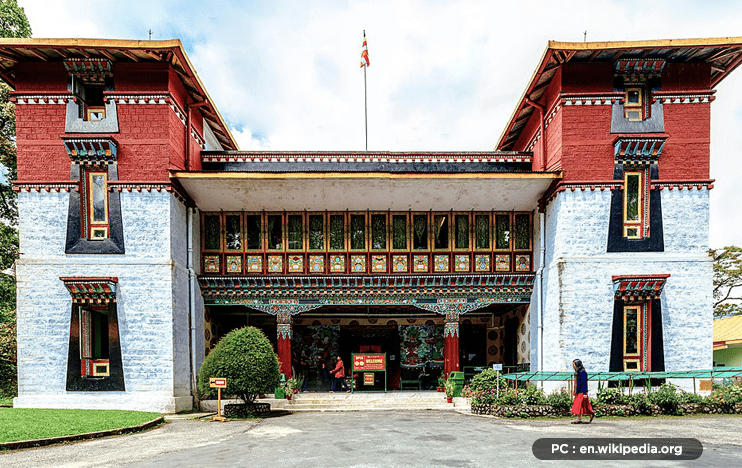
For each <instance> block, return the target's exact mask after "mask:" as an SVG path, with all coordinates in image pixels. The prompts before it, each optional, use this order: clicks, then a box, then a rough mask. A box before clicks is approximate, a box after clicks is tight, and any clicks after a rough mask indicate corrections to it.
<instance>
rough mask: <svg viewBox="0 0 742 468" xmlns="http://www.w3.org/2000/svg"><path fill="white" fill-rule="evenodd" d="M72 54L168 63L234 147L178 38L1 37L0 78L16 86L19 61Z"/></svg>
mask: <svg viewBox="0 0 742 468" xmlns="http://www.w3.org/2000/svg"><path fill="white" fill-rule="evenodd" d="M74 58H105V59H108V60H111V61H112V62H161V63H169V64H170V65H171V66H172V67H173V69H174V70H175V72H176V73H177V74H178V76H179V78H180V80H181V81H182V82H183V85H184V86H185V88H186V90H187V91H188V94H189V95H190V97H191V98H192V99H193V101H194V102H203V101H206V105H204V106H201V107H200V108H199V109H200V110H201V112H202V114H203V115H204V118H205V119H206V121H207V122H208V123H209V126H210V127H211V129H212V130H213V131H214V134H215V136H216V137H217V139H218V140H219V143H220V144H221V145H222V146H223V147H224V149H227V150H230V149H231V150H236V149H237V142H236V141H235V139H234V137H233V136H232V134H231V133H230V131H229V127H228V126H227V123H226V122H225V121H224V119H223V118H222V116H221V114H219V110H218V109H217V108H216V106H215V105H214V103H213V101H212V100H211V98H210V97H209V94H208V92H207V91H206V88H205V87H204V85H203V83H201V80H200V78H199V77H198V75H197V74H196V69H195V68H194V67H193V65H192V64H191V61H190V60H189V59H188V56H187V55H186V53H185V50H184V49H183V44H182V43H181V42H180V40H179V39H172V40H167V41H131V40H113V39H49V38H33V39H27V38H21V39H17V38H8V39H5V38H3V39H0V79H2V80H3V81H5V82H6V83H8V84H9V85H10V86H11V87H13V88H14V87H15V67H16V65H17V64H18V63H21V62H39V61H42V62H61V61H62V60H65V59H74Z"/></svg>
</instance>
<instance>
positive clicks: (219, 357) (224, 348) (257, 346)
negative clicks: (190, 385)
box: [198, 327, 280, 404]
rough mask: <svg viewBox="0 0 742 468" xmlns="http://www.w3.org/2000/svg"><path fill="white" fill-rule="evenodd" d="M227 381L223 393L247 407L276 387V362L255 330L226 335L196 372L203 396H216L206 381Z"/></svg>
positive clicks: (278, 375) (269, 346)
mask: <svg viewBox="0 0 742 468" xmlns="http://www.w3.org/2000/svg"><path fill="white" fill-rule="evenodd" d="M211 377H224V378H226V379H227V388H226V391H225V393H227V394H229V395H237V396H238V397H240V398H241V399H242V400H243V401H244V402H245V403H246V404H247V403H252V402H253V401H254V400H255V398H256V397H257V396H258V395H259V394H261V393H270V392H272V391H273V389H274V388H275V387H276V386H277V385H278V382H279V380H280V373H279V371H278V358H277V357H276V353H275V352H274V351H273V347H272V346H271V344H270V342H269V341H268V338H266V337H265V335H263V332H261V331H260V330H258V329H257V328H254V327H245V328H240V329H239V330H234V331H231V332H229V333H228V334H227V335H226V336H225V337H224V338H222V339H221V340H219V342H218V343H217V344H216V347H215V348H214V349H212V350H211V352H210V353H209V355H208V356H207V357H206V359H205V360H204V363H203V365H202V366H201V370H200V371H199V372H198V390H199V393H200V394H201V395H202V396H212V395H216V389H215V388H210V387H209V378H211Z"/></svg>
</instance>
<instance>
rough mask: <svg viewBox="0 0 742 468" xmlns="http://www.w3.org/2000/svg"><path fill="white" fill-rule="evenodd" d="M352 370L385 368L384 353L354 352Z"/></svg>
mask: <svg viewBox="0 0 742 468" xmlns="http://www.w3.org/2000/svg"><path fill="white" fill-rule="evenodd" d="M353 370H354V371H376V370H379V371H381V370H386V354H354V355H353Z"/></svg>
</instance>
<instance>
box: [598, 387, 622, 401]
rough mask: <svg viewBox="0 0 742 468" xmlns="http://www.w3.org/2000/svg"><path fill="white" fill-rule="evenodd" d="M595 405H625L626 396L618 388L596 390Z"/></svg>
mask: <svg viewBox="0 0 742 468" xmlns="http://www.w3.org/2000/svg"><path fill="white" fill-rule="evenodd" d="M596 402H597V403H600V404H602V405H625V404H626V395H624V393H623V391H621V389H619V388H608V387H605V388H601V389H599V390H598V397H597V399H596Z"/></svg>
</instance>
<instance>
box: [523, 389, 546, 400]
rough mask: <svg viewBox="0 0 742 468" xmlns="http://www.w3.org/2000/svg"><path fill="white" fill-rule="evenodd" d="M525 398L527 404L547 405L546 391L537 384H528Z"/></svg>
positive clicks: (524, 394) (524, 392)
mask: <svg viewBox="0 0 742 468" xmlns="http://www.w3.org/2000/svg"><path fill="white" fill-rule="evenodd" d="M523 400H524V401H525V404H527V405H545V404H546V395H545V394H544V391H543V390H541V389H540V388H538V387H537V386H535V385H528V386H527V387H526V389H525V390H524V391H523Z"/></svg>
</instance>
